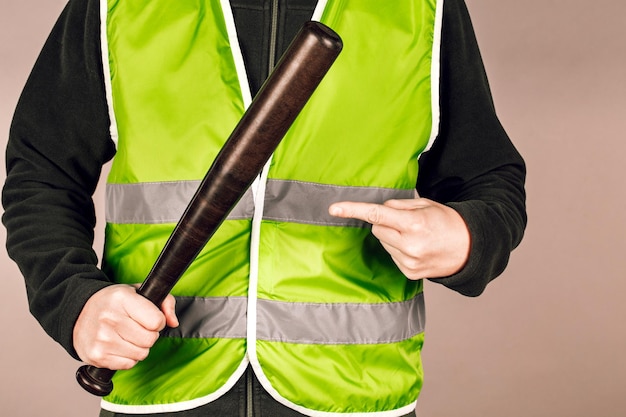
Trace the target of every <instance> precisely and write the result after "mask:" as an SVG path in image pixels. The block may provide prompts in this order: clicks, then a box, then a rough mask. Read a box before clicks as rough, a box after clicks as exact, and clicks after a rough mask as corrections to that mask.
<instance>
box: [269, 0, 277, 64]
mask: <svg viewBox="0 0 626 417" xmlns="http://www.w3.org/2000/svg"><path fill="white" fill-rule="evenodd" d="M270 14H271V22H270V44H269V48H270V50H269V59H268V67H269V68H268V74H270V73H271V72H272V70H273V69H274V66H275V65H276V46H277V43H278V0H272V2H271V4H270Z"/></svg>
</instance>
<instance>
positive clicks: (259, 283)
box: [102, 0, 442, 417]
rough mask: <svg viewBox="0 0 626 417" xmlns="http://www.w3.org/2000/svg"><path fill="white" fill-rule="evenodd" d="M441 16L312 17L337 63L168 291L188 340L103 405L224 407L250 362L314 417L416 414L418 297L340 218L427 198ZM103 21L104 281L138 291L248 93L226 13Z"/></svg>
mask: <svg viewBox="0 0 626 417" xmlns="http://www.w3.org/2000/svg"><path fill="white" fill-rule="evenodd" d="M441 13H442V1H436V0H403V1H402V2H393V4H392V3H389V2H382V1H375V0H367V1H365V0H329V1H328V2H326V1H320V2H319V3H318V6H317V8H316V11H315V15H314V19H316V20H321V21H323V22H324V23H326V24H328V25H329V26H330V27H332V28H333V29H335V30H336V31H337V32H338V33H339V34H340V35H341V36H342V38H343V39H344V44H345V48H344V51H343V52H342V54H341V56H340V58H339V59H338V61H337V62H336V64H335V66H334V67H333V68H332V69H331V71H330V72H329V74H328V76H327V77H326V78H325V79H324V81H323V82H322V84H321V85H320V87H319V88H318V90H317V91H316V93H315V94H314V96H313V97H312V99H311V101H310V102H309V103H308V104H307V106H306V107H305V109H304V110H303V112H302V113H301V115H300V116H299V117H298V119H297V120H296V122H295V123H294V126H293V127H292V128H291V129H290V131H289V132H288V134H287V136H286V137H285V139H284V140H283V142H282V143H281V145H280V146H279V147H278V149H277V150H276V152H275V154H274V155H273V158H272V160H271V162H270V163H268V165H267V167H266V169H265V170H264V172H263V174H262V176H261V178H260V179H259V181H257V182H256V183H255V185H254V186H253V187H252V189H251V190H250V191H249V192H248V193H247V194H246V195H245V196H244V197H243V198H242V200H241V201H240V203H239V204H238V205H237V207H235V209H234V210H233V211H232V212H231V214H230V215H229V217H228V219H227V220H226V221H225V222H224V223H223V225H222V226H221V227H220V228H219V230H218V231H217V233H216V234H215V235H214V236H213V238H212V239H211V241H210V242H209V244H208V245H207V247H206V248H205V249H204V250H203V251H202V252H201V253H200V255H199V256H198V258H197V259H196V261H195V262H194V263H193V264H192V265H191V266H190V268H189V269H188V270H187V271H186V273H185V275H184V276H183V277H182V278H181V280H180V281H179V282H178V284H177V285H176V287H175V288H174V290H173V291H172V292H173V294H174V295H175V296H176V297H177V299H178V303H179V304H178V307H177V308H178V312H179V313H178V314H179V318H180V321H181V326H180V327H179V328H178V329H170V330H168V331H166V332H165V333H164V335H163V336H164V337H162V338H160V339H159V341H157V343H156V344H155V345H154V347H153V348H152V349H151V353H150V355H149V357H148V358H147V359H146V360H145V361H142V362H140V363H138V364H137V365H136V366H135V367H134V368H133V369H131V370H128V371H122V372H118V373H116V376H115V379H114V384H115V389H114V391H113V393H112V395H110V396H109V397H107V398H105V400H104V401H103V403H102V406H103V408H105V409H108V410H111V411H115V412H122V413H138V414H140V413H152V412H174V411H180V410H186V409H190V408H193V407H197V406H199V405H202V404H206V403H208V402H210V401H213V400H215V399H216V398H219V397H220V396H221V395H223V394H224V393H226V392H227V391H228V390H229V389H230V387H232V386H233V385H234V384H235V383H236V381H237V380H238V379H239V377H240V376H241V375H242V374H243V372H244V370H245V368H246V366H247V364H248V361H249V362H250V363H251V364H252V366H253V368H254V370H255V373H256V375H257V377H258V378H259V380H260V381H261V383H262V384H263V387H264V388H265V389H266V390H267V391H268V392H269V393H270V394H271V395H272V396H273V397H274V398H275V399H276V400H277V401H279V402H281V403H282V404H284V405H286V406H288V407H290V408H292V409H294V410H297V411H299V412H301V413H303V414H305V415H313V416H329V415H335V414H342V415H362V414H363V413H367V415H371V416H390V417H391V416H400V415H404V414H407V413H409V412H410V411H411V410H412V409H413V408H414V406H415V401H416V398H417V395H418V393H419V391H420V388H421V382H422V368H421V360H420V350H421V346H422V343H423V329H424V304H423V295H422V284H421V281H417V282H414V281H409V280H407V279H406V278H405V277H404V276H403V275H402V274H401V272H400V271H399V270H398V268H397V267H396V266H395V264H394V263H393V261H392V260H391V258H390V257H389V255H388V254H387V253H386V251H385V250H384V249H383V248H382V246H381V245H380V242H378V241H377V239H376V238H375V237H373V236H372V234H371V232H370V230H369V225H367V224H365V223H363V222H360V221H355V220H349V219H348V220H346V219H339V218H334V217H331V216H329V215H328V212H327V210H328V206H329V205H330V204H331V203H332V202H335V201H340V200H352V201H366V202H376V203H382V202H384V201H386V200H388V199H392V198H393V199H401V198H413V197H414V196H415V190H414V186H415V183H416V179H417V173H418V164H417V158H418V157H419V155H420V153H421V152H423V151H424V150H425V149H427V148H428V147H429V146H430V145H431V144H432V141H433V139H434V137H435V136H436V133H437V132H436V127H437V125H438V109H437V105H438V95H437V93H438V78H437V75H438V59H439V55H438V44H439V36H440V30H441ZM102 18H103V22H104V23H105V24H103V46H102V51H103V54H105V55H104V56H105V59H104V61H105V62H104V70H105V74H107V75H108V78H107V77H105V79H106V84H107V85H106V88H107V96H108V99H109V107H110V110H111V121H112V126H111V131H112V133H113V134H114V135H116V136H117V145H118V147H117V154H116V157H115V159H114V161H113V165H112V167H111V172H110V175H109V180H108V184H107V203H106V204H107V208H106V210H107V230H106V245H105V256H104V259H103V269H104V270H105V271H106V272H107V274H109V276H111V277H113V278H114V279H115V280H116V281H118V282H124V283H136V282H141V281H142V280H143V279H144V277H145V276H146V275H147V274H148V272H149V270H150V268H151V266H152V264H153V263H154V261H155V260H156V257H157V256H158V254H159V252H160V250H161V248H162V247H163V246H164V244H165V242H166V240H167V238H168V237H169V234H170V233H171V231H172V230H173V228H174V225H175V223H176V221H177V220H178V219H179V217H180V215H181V213H182V212H183V210H184V208H185V207H186V205H187V203H188V201H189V199H190V198H191V196H192V195H193V192H194V191H195V189H196V187H197V185H198V184H199V182H200V180H201V179H202V178H203V176H204V174H205V173H206V169H208V167H209V166H210V163H211V161H212V160H213V158H214V157H215V155H217V153H218V152H219V150H220V148H221V146H222V144H223V143H224V141H225V139H226V138H227V137H228V136H229V134H230V131H231V130H232V128H233V127H234V126H235V124H236V122H237V121H238V119H239V118H240V117H241V115H242V114H243V111H244V109H245V107H246V106H247V105H248V104H249V102H250V93H249V90H248V86H247V78H246V75H245V72H244V69H243V59H242V57H241V53H240V51H239V46H238V42H237V39H236V33H235V30H234V24H233V18H232V11H231V10H230V4H229V0H202V1H197V0H178V1H176V2H171V1H166V0H123V1H122V0H108V1H107V0H102ZM431 74H434V76H431ZM215 109H219V111H218V112H216V111H215ZM390 381H393V383H390ZM329 386H332V387H334V389H333V390H329V389H328V387H329Z"/></svg>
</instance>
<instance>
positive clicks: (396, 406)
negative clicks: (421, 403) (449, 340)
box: [256, 334, 424, 415]
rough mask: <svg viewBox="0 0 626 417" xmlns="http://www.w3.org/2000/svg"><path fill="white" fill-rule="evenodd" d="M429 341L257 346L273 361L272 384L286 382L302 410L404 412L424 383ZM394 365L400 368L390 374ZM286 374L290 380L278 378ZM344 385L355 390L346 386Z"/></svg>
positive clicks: (269, 366) (268, 369)
mask: <svg viewBox="0 0 626 417" xmlns="http://www.w3.org/2000/svg"><path fill="white" fill-rule="evenodd" d="M423 342H424V335H423V334H419V335H416V336H414V337H412V338H410V339H407V340H404V341H402V342H400V343H393V344H376V345H347V346H345V345H309V344H287V343H275V342H264V341H258V342H257V346H256V348H257V354H258V355H259V356H262V357H264V358H266V359H267V361H265V362H264V368H263V369H264V374H265V375H268V378H269V381H270V382H271V383H272V386H277V385H280V386H281V391H280V393H281V395H282V396H283V397H285V398H286V399H287V400H288V401H290V402H291V403H292V404H294V405H295V406H296V408H297V407H298V406H302V405H304V404H306V408H313V409H315V410H320V411H322V412H327V413H375V412H380V411H381V410H402V409H404V410H405V411H404V410H403V411H401V412H399V413H397V414H395V415H403V414H406V413H408V412H409V411H410V410H411V409H412V408H414V407H415V400H416V398H417V396H418V394H419V391H420V389H421V386H422V375H423V370H422V366H421V360H420V353H419V352H420V350H421V347H422V345H423ZM346 350H347V351H349V354H346ZM302 358H307V360H306V361H304V360H302ZM312 363H314V364H315V366H311V364H312ZM364 364H367V366H364ZM416 364H417V368H416V366H415V365H416ZM389 369H393V370H394V372H393V373H391V374H390V373H389ZM329 370H332V371H333V372H332V374H333V378H335V379H334V380H333V381H332V382H329V380H328V372H329ZM338 370H341V371H340V372H336V371H338ZM415 372H417V373H418V376H419V377H418V378H416V376H415ZM274 375H279V377H274ZM283 376H285V381H286V382H285V383H284V384H283V381H282V380H279V379H278V378H283ZM344 386H346V387H350V389H349V390H344V389H341V388H340V387H344ZM303 391H304V392H307V393H309V395H308V396H307V402H306V403H303V401H302V400H301V397H302V392H303ZM372 393H376V395H372ZM301 412H302V410H301Z"/></svg>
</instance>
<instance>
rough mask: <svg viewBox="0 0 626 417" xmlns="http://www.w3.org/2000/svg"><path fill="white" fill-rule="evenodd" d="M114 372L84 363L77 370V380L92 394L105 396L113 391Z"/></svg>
mask: <svg viewBox="0 0 626 417" xmlns="http://www.w3.org/2000/svg"><path fill="white" fill-rule="evenodd" d="M114 374H115V371H112V370H110V369H106V368H98V367H95V366H92V365H83V366H81V367H80V368H78V371H76V380H77V381H78V383H79V384H80V386H81V387H83V388H84V389H85V390H86V391H87V392H89V393H90V394H93V395H97V396H99V397H104V396H106V395H109V394H110V393H111V391H113V382H111V378H113V375H114Z"/></svg>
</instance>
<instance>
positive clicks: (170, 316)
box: [161, 294, 179, 327]
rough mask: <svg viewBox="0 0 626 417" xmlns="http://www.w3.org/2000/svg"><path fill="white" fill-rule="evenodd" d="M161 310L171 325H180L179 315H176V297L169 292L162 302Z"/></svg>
mask: <svg viewBox="0 0 626 417" xmlns="http://www.w3.org/2000/svg"><path fill="white" fill-rule="evenodd" d="M161 311H162V312H163V314H164V315H165V322H166V323H167V325H168V326H169V327H178V325H179V322H178V317H176V298H174V296H173V295H172V294H168V296H167V297H165V300H163V303H162V304H161Z"/></svg>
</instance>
